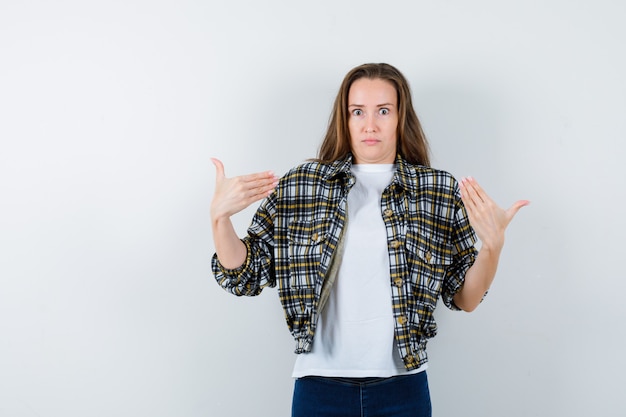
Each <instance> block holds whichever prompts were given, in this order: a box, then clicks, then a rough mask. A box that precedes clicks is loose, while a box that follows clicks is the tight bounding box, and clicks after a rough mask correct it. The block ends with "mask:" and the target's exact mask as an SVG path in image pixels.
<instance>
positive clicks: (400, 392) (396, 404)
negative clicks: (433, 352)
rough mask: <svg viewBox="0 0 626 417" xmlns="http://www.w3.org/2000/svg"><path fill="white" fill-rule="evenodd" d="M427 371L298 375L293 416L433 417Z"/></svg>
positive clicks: (292, 408)
mask: <svg viewBox="0 0 626 417" xmlns="http://www.w3.org/2000/svg"><path fill="white" fill-rule="evenodd" d="M431 415H432V408H431V404H430V392H429V390H428V378H427V377H426V372H425V371H424V372H420V373H417V374H411V375H401V376H395V377H391V378H325V377H317V376H309V377H304V378H299V379H297V380H296V384H295V387H294V392H293V402H292V405H291V417H431Z"/></svg>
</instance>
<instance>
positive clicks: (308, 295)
mask: <svg viewBox="0 0 626 417" xmlns="http://www.w3.org/2000/svg"><path fill="white" fill-rule="evenodd" d="M213 162H214V164H215V166H216V169H217V181H216V188H215V195H214V198H213V201H212V204H211V218H212V226H213V237H214V240H215V248H216V254H215V255H214V257H213V262H212V267H213V272H214V274H215V277H216V279H217V281H218V283H219V285H220V286H222V288H224V289H225V290H227V291H229V292H231V293H233V294H236V295H258V294H259V293H260V292H261V291H262V290H263V288H265V287H268V286H270V287H274V286H276V285H278V291H279V296H280V300H281V303H282V306H283V309H284V312H285V318H286V320H287V325H288V326H289V330H290V332H291V334H292V335H293V337H294V339H295V342H296V349H295V351H296V353H297V354H299V355H298V357H297V359H296V364H295V367H294V371H293V376H294V377H295V378H296V382H295V388H294V397H293V405H292V416H294V417H305V416H342V417H346V416H359V417H360V416H362V415H368V416H374V415H377V416H386V417H392V416H398V417H400V416H430V415H431V404H430V395H429V390H428V382H427V378H426V368H427V355H426V342H427V340H428V339H429V338H432V337H434V336H435V334H436V324H435V321H434V318H433V312H434V309H435V306H436V304H437V300H438V299H439V297H441V299H442V301H443V303H444V304H445V305H446V306H447V307H449V308H451V309H455V310H459V309H460V310H465V311H472V310H474V309H475V308H476V307H477V306H478V304H479V303H480V302H481V300H482V298H483V297H484V295H485V293H486V292H487V290H488V289H489V286H490V285H491V282H492V281H493V279H494V276H495V273H496V268H497V264H498V259H499V256H500V252H501V250H502V247H503V245H504V234H505V229H506V227H507V225H508V224H509V222H510V221H511V220H512V218H513V217H514V215H515V214H516V213H517V211H518V210H519V209H520V208H521V207H523V206H525V205H526V204H528V201H525V200H521V201H518V202H516V203H515V204H514V205H513V206H512V207H511V208H509V209H508V210H503V209H501V208H500V207H498V206H497V205H496V204H495V203H494V202H493V201H492V200H491V199H490V198H489V197H488V196H487V194H485V192H484V191H483V190H482V189H481V187H480V186H479V185H478V183H477V182H476V181H475V180H473V179H472V178H465V179H462V180H461V181H460V182H457V181H456V180H455V179H454V178H453V177H452V176H451V175H450V174H449V173H447V172H445V171H441V170H436V169H433V168H431V167H430V164H429V157H428V144H427V141H426V138H425V136H424V133H423V131H422V129H421V126H420V123H419V120H418V118H417V115H416V114H415V111H414V109H413V104H412V100H411V92H410V89H409V85H408V83H407V81H406V79H405V78H404V76H403V75H402V74H401V73H400V72H399V71H398V70H397V69H396V68H394V67H393V66H391V65H388V64H365V65H361V66H359V67H356V68H354V69H352V70H351V71H350V72H349V73H348V74H347V75H346V76H345V78H344V80H343V83H342V84H341V87H340V89H339V93H338V95H337V98H336V100H335V104H334V108H333V113H332V115H331V120H330V124H329V127H328V131H327V133H326V137H325V139H324V141H323V143H322V145H321V147H320V150H319V154H318V156H317V158H316V159H315V160H312V161H309V162H306V163H304V164H301V165H299V166H297V167H295V168H293V169H292V170H290V171H289V172H288V173H287V174H285V175H284V176H283V177H282V178H280V179H278V178H277V177H276V176H274V174H273V173H271V172H262V173H257V174H251V175H244V176H240V177H235V178H226V177H225V175H224V167H223V165H222V163H221V162H220V161H219V160H217V159H213ZM263 198H264V201H263V202H262V204H261V206H260V207H259V209H258V210H257V212H256V214H255V215H254V218H253V220H252V223H251V225H250V227H249V229H248V233H247V235H246V236H245V237H243V238H242V239H240V238H239V237H238V236H237V234H236V233H235V231H234V228H233V226H232V223H231V221H230V216H232V215H233V214H235V213H237V212H239V211H241V210H242V209H244V208H246V207H248V206H249V205H250V204H252V203H254V202H256V201H258V200H261V199H263ZM476 235H478V238H479V239H480V240H481V242H482V245H481V248H480V251H478V250H477V249H476V248H475V246H474V244H475V242H476ZM363 413H366V414H363Z"/></svg>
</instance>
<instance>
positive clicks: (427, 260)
mask: <svg viewBox="0 0 626 417" xmlns="http://www.w3.org/2000/svg"><path fill="white" fill-rule="evenodd" d="M432 257H433V254H432V253H430V251H429V252H426V262H430V259H431V258H432Z"/></svg>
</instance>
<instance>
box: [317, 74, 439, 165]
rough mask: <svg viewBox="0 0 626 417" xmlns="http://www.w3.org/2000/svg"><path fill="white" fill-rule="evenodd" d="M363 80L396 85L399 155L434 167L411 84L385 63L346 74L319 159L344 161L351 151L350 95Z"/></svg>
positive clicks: (412, 161) (413, 162) (410, 160)
mask: <svg viewBox="0 0 626 417" xmlns="http://www.w3.org/2000/svg"><path fill="white" fill-rule="evenodd" d="M360 78H368V79H381V80H385V81H389V82H390V83H391V84H393V86H394V87H395V89H396V92H397V93H398V144H397V153H398V154H400V156H402V158H404V159H405V160H406V161H407V162H409V163H412V164H418V165H424V166H430V158H429V147H428V141H427V140H426V135H425V134H424V131H423V130H422V125H421V124H420V122H419V119H418V118H417V114H416V113H415V110H414V109H413V102H412V99H411V89H410V87H409V83H408V82H407V80H406V78H404V76H403V75H402V73H400V71H398V70H397V69H396V68H395V67H393V66H391V65H389V64H385V63H380V64H363V65H360V66H358V67H355V68H353V69H352V70H350V72H348V74H346V76H345V77H344V79H343V82H342V83H341V87H340V88H339V92H338V93H337V97H336V98H335V104H334V105H333V110H332V113H331V116H330V122H329V124H328V130H327V131H326V136H325V138H324V141H323V142H322V144H321V145H320V148H319V151H318V154H317V160H319V161H321V162H327V163H328V162H332V161H336V160H339V159H343V158H345V157H346V155H347V154H348V153H349V152H350V131H349V129H348V117H349V113H348V93H349V92H350V87H351V86H352V83H354V82H355V81H356V80H358V79H360Z"/></svg>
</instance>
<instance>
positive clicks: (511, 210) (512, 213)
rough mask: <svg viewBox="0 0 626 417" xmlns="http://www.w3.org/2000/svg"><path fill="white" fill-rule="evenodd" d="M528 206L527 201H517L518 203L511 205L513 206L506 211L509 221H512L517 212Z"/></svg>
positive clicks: (528, 202)
mask: <svg viewBox="0 0 626 417" xmlns="http://www.w3.org/2000/svg"><path fill="white" fill-rule="evenodd" d="M529 204H530V201H528V200H519V201H516V202H515V203H513V205H512V206H511V207H510V208H509V209H508V210H507V214H508V215H509V219H513V217H514V216H515V215H516V214H517V212H518V211H519V210H520V209H521V208H522V207H526V206H527V205H529ZM509 221H510V220H509Z"/></svg>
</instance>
